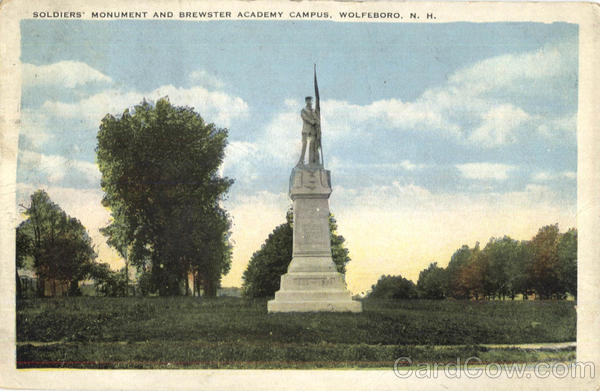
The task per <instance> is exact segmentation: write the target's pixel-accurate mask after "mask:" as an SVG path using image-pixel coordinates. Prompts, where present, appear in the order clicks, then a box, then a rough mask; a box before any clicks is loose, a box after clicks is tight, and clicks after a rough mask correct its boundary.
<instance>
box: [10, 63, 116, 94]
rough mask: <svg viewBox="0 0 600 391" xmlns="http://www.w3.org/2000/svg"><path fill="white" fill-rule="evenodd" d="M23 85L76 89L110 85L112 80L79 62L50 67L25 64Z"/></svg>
mask: <svg viewBox="0 0 600 391" xmlns="http://www.w3.org/2000/svg"><path fill="white" fill-rule="evenodd" d="M22 69H23V85H24V86H25V87H27V88H29V87H39V86H61V87H66V88H74V87H78V86H82V85H85V84H88V83H99V84H109V83H111V82H112V79H111V78H110V77H108V76H106V75H105V74H103V73H102V72H100V71H98V70H96V69H94V68H92V67H90V66H89V65H88V64H86V63H84V62H79V61H60V62H57V63H54V64H49V65H33V64H27V63H24V64H23V68H22Z"/></svg>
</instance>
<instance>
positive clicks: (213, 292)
mask: <svg viewBox="0 0 600 391" xmlns="http://www.w3.org/2000/svg"><path fill="white" fill-rule="evenodd" d="M203 282H204V296H205V297H217V284H215V282H214V281H213V280H211V279H209V278H206V279H204V281H203Z"/></svg>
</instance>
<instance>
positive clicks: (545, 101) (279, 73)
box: [17, 20, 578, 291]
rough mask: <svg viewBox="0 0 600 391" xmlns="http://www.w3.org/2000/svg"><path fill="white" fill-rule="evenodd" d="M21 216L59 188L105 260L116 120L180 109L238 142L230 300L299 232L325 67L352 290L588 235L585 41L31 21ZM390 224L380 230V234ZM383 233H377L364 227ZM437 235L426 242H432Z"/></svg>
mask: <svg viewBox="0 0 600 391" xmlns="http://www.w3.org/2000/svg"><path fill="white" fill-rule="evenodd" d="M21 28H22V35H21V40H22V42H21V46H22V53H21V61H22V63H23V96H22V129H21V137H20V140H19V148H20V154H19V165H18V174H17V178H18V179H17V181H18V183H19V187H18V189H19V194H18V199H19V202H23V200H24V199H25V198H27V197H28V195H29V194H30V193H31V191H32V190H33V189H36V188H39V187H44V188H46V189H47V190H48V191H49V192H50V195H51V197H53V198H54V199H55V200H56V201H57V202H59V203H60V204H61V205H63V207H64V208H65V209H67V211H68V212H69V211H70V213H71V214H74V215H76V216H77V217H78V218H80V219H81V220H82V221H83V222H84V224H86V226H87V227H88V229H89V230H90V232H91V233H92V236H93V238H94V240H95V242H97V245H98V247H99V250H100V254H101V258H103V259H104V260H107V261H110V262H111V263H113V264H114V265H115V266H118V265H119V262H120V261H119V260H118V259H117V258H116V255H115V254H114V253H112V252H110V251H109V250H108V249H107V248H106V246H105V244H103V239H102V237H101V235H99V234H98V233H97V228H98V227H99V226H102V225H103V224H105V223H106V222H107V218H108V212H107V211H106V210H104V209H103V208H102V207H101V206H100V204H99V199H100V198H101V196H102V193H101V190H100V187H99V178H100V176H99V172H98V170H97V167H96V165H95V153H94V148H95V145H96V139H95V137H96V132H97V128H98V124H99V121H100V119H101V118H102V116H103V115H104V114H106V113H108V112H110V113H113V114H117V113H119V112H122V111H123V110H124V109H125V108H127V107H130V106H133V105H135V104H137V103H139V102H140V101H141V99H142V98H143V97H146V98H149V99H157V98H158V97H161V96H165V95H168V96H169V98H170V100H171V102H172V103H173V104H175V105H188V106H192V107H195V108H196V110H197V111H198V112H200V113H201V114H202V115H203V116H204V118H205V119H206V120H207V121H209V122H215V123H216V124H217V125H219V126H222V127H227V128H229V130H230V133H229V141H230V143H229V146H228V149H227V157H226V160H225V163H224V166H223V173H224V175H227V176H229V177H232V178H234V179H235V181H236V182H235V184H234V186H233V187H232V189H231V192H230V195H229V198H228V199H227V201H226V202H225V206H226V208H227V209H228V210H229V211H230V213H231V215H232V219H233V222H234V225H233V238H234V241H235V245H236V250H235V252H234V264H233V267H232V272H231V273H230V276H228V277H226V280H225V284H226V285H239V283H240V275H241V272H243V270H244V269H245V265H246V263H247V261H248V258H249V256H250V255H251V254H252V251H254V250H256V249H258V247H259V246H260V243H261V242H262V241H264V239H265V238H266V236H267V235H268V233H269V232H270V231H271V230H272V229H273V228H274V226H275V225H277V224H279V223H281V222H282V221H283V219H284V215H285V210H286V208H287V205H288V203H289V201H288V200H287V198H286V192H287V183H288V177H289V172H290V170H291V168H292V166H293V165H294V164H295V162H296V161H297V159H298V155H299V143H300V129H301V121H300V118H299V111H300V109H301V107H302V105H303V98H304V96H306V95H312V94H313V85H312V66H313V63H317V67H318V76H319V87H320V92H321V99H322V103H321V108H322V117H323V148H324V154H325V163H326V166H327V168H328V169H330V170H331V171H332V181H333V185H334V192H333V194H332V197H331V210H332V211H333V212H334V214H335V215H336V217H337V218H338V222H339V226H340V232H341V233H342V234H343V235H344V236H346V238H347V240H348V246H349V249H350V255H351V257H352V258H353V261H352V262H351V264H352V265H351V266H349V268H348V275H347V279H348V281H349V285H350V287H351V289H353V290H354V291H360V290H364V289H366V288H368V287H369V286H370V285H371V284H372V283H374V282H375V280H376V279H377V277H378V276H379V275H380V274H384V273H385V274H398V273H400V274H402V275H404V276H407V277H409V278H413V279H416V276H418V271H419V270H421V269H422V268H424V267H425V266H426V265H427V263H428V262H430V261H438V262H439V263H440V264H442V265H444V264H446V263H447V262H448V259H449V255H451V253H452V251H453V250H454V249H456V248H458V247H460V245H462V244H463V243H465V244H470V245H473V244H474V242H475V241H477V240H479V241H482V242H486V241H487V239H488V238H489V237H490V236H498V235H503V234H510V235H512V236H513V237H516V238H517V239H528V238H529V237H531V236H533V235H534V234H535V230H537V228H539V227H540V226H541V225H542V224H551V223H555V222H559V223H560V224H561V228H562V229H566V228H568V226H574V225H575V202H576V171H577V142H576V114H577V61H578V51H577V45H578V40H577V34H578V31H577V26H576V25H571V24H566V23H553V24H536V23H487V24H476V23H450V24H424V23H423V24H396V23H336V22H314V21H313V22H309V21H301V22H298V21H277V22H273V21H269V22H263V21H211V22H179V21H107V22H105V21H66V20H61V21H34V20H24V21H22V22H21ZM374 219H377V220H376V221H378V224H375V226H374V224H373V221H374ZM367 227H368V228H367ZM425 237H426V239H425Z"/></svg>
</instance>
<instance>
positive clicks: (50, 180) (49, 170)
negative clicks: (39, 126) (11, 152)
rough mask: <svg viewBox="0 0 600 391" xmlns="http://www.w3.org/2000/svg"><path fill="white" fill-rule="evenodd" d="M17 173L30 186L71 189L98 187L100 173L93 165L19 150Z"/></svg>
mask: <svg viewBox="0 0 600 391" xmlns="http://www.w3.org/2000/svg"><path fill="white" fill-rule="evenodd" d="M18 171H19V176H20V177H21V180H25V181H27V182H28V183H30V184H43V183H47V184H52V185H58V184H64V183H69V184H70V185H71V186H73V187H82V186H84V187H89V188H99V187H100V171H99V170H98V166H97V165H96V164H95V163H90V162H86V161H82V160H76V159H69V158H68V157H65V156H61V155H51V154H42V153H38V152H33V151H28V150H19V156H18Z"/></svg>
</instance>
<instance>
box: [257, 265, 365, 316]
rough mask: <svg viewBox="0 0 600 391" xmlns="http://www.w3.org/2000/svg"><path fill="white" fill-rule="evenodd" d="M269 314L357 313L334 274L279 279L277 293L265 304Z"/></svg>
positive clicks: (358, 309) (295, 274) (296, 274)
mask: <svg viewBox="0 0 600 391" xmlns="http://www.w3.org/2000/svg"><path fill="white" fill-rule="evenodd" d="M267 309H268V311H269V312H316V311H325V312H361V311H362V304H361V303H360V302H358V301H354V300H352V294H351V293H350V292H349V291H348V290H347V289H346V284H345V282H344V278H343V277H342V275H341V274H340V273H338V272H337V271H323V272H290V273H287V274H284V275H283V276H281V289H280V290H279V291H277V292H276V293H275V299H273V300H270V301H269V302H268V303H267Z"/></svg>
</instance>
